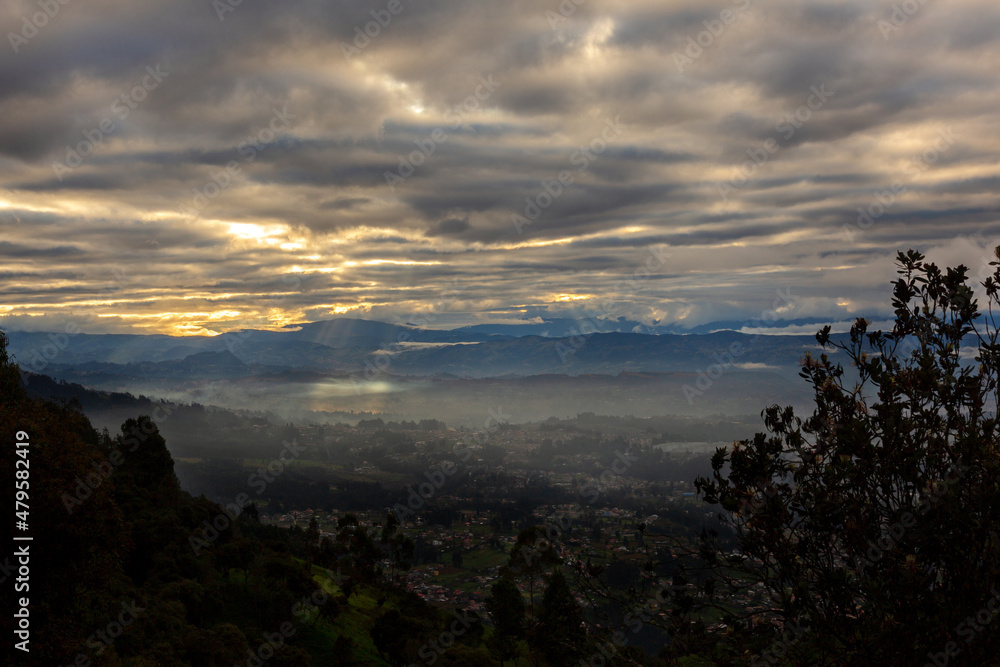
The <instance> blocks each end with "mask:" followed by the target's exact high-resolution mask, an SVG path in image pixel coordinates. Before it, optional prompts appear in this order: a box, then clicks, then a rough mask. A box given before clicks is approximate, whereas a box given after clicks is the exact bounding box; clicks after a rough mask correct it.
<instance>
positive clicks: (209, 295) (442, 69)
mask: <svg viewBox="0 0 1000 667" xmlns="http://www.w3.org/2000/svg"><path fill="white" fill-rule="evenodd" d="M229 2H230V0H215V1H214V2H209V1H207V0H199V1H197V2H194V1H190V0H180V1H171V2H166V1H165V0H152V1H150V2H144V3H139V4H135V3H124V2H120V1H118V0H92V1H91V2H88V3H83V4H77V3H76V2H68V3H67V4H65V5H63V4H59V3H58V2H55V0H53V2H52V4H51V5H49V4H47V3H41V4H39V3H37V2H20V1H17V0H12V1H9V2H7V3H6V5H5V9H3V10H0V17H2V18H0V21H2V23H0V25H2V28H3V33H4V35H6V41H7V44H5V45H4V48H6V51H5V52H4V53H3V55H2V57H0V114H2V115H0V117H2V118H3V123H2V124H0V228H2V236H0V255H2V258H3V260H2V261H3V265H2V269H0V290H2V294H3V299H2V300H0V325H3V326H9V327H12V328H27V329H52V328H61V327H62V326H64V325H65V323H67V322H74V323H76V324H78V326H80V328H82V329H84V330H89V331H95V332H96V331H126V330H128V331H147V332H160V333H174V334H177V333H190V334H194V333H206V332H222V331H226V330H231V329H238V328H243V327H248V326H254V327H272V328H273V327H278V326H282V325H285V324H288V323H294V322H301V321H306V320H318V319H325V318H329V317H332V316H335V315H338V314H340V315H350V316H355V317H366V318H370V319H384V320H389V321H397V322H406V321H416V320H420V321H423V322H425V323H426V324H427V325H428V326H451V325H459V324H470V323H476V322H506V321H514V320H519V319H531V318H537V317H539V316H546V315H560V316H564V315H568V314H576V315H587V314H599V315H612V316H615V317H618V316H626V317H629V318H631V319H637V320H640V321H647V322H652V321H661V322H680V323H689V324H690V325H692V326H693V325H697V324H701V323H704V322H709V321H714V320H723V319H738V318H753V317H759V316H760V315H761V313H763V312H766V311H769V310H771V309H773V308H774V307H775V306H774V302H775V298H776V296H775V295H776V293H778V292H779V291H781V292H787V291H788V290H790V291H791V294H792V295H793V296H794V297H795V298H794V301H793V303H792V305H788V304H784V305H782V306H781V308H779V309H778V311H777V316H778V317H779V319H782V318H784V319H789V320H792V319H796V318H803V317H821V318H830V319H831V320H835V319H844V318H849V317H852V316H854V315H858V314H864V315H870V316H873V317H874V316H883V317H884V316H887V315H889V314H890V312H891V311H890V309H889V304H888V301H889V300H888V294H889V288H888V281H889V280H891V279H892V278H893V276H894V275H895V273H894V267H893V265H892V260H893V257H894V256H895V252H896V251H897V250H899V249H905V248H908V247H915V248H919V249H922V250H924V251H926V252H928V253H929V254H930V255H931V258H932V259H935V260H937V261H940V262H941V263H945V264H957V263H959V262H962V263H965V264H967V265H970V266H972V267H973V271H972V273H973V275H974V276H975V275H978V274H979V273H980V272H981V267H982V265H983V262H985V261H988V259H989V258H990V255H991V253H990V252H989V251H988V250H987V248H988V247H990V246H992V245H994V244H995V243H997V242H1000V240H998V239H1000V214H998V208H1000V205H998V202H997V198H996V193H997V191H998V186H1000V136H998V135H997V133H996V129H995V128H996V127H997V126H998V122H997V121H998V120H1000V118H998V115H1000V74H998V70H997V68H996V64H997V63H998V62H1000V41H998V40H1000V7H997V6H996V4H995V3H993V2H985V1H983V2H979V1H972V0H959V1H956V2H950V3H947V4H941V3H933V2H923V3H921V2H918V0H907V2H904V3H898V2H885V1H881V2H868V1H865V2H862V1H846V2H842V1H838V2H829V3H823V2H810V3H802V2H790V1H786V0H775V1H772V2H765V1H764V0H757V1H756V2H754V1H753V0H736V1H735V2H733V1H728V0H727V1H723V2H707V3H706V2H702V1H700V0H699V1H697V2H695V1H693V0H692V1H690V2H667V1H657V2H652V1H646V0H630V1H629V2H614V1H612V0H579V3H578V4H577V0H562V2H561V4H560V3H559V2H557V1H556V0H548V1H545V2H541V3H539V2H528V1H526V0H525V1H517V0H512V1H505V2H499V1H489V2H485V3H482V2H451V1H449V2H445V1H443V0H441V1H438V0H385V1H379V0H375V1H372V2H368V1H365V2H361V1H352V2H345V3H332V2H329V3H327V2H316V1H315V0H311V1H299V0H291V1H289V2H282V3H265V2H262V1H261V0H243V2H241V3H240V4H238V5H235V4H229ZM46 8H47V9H46ZM56 10H57V11H56ZM45 11H48V14H46V13H45ZM50 14H51V16H50Z"/></svg>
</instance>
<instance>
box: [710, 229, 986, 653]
mask: <svg viewBox="0 0 1000 667" xmlns="http://www.w3.org/2000/svg"><path fill="white" fill-rule="evenodd" d="M997 258H998V260H1000V248H998V249H997ZM924 259H925V258H924V256H923V255H921V254H920V253H918V252H915V251H913V250H910V251H908V252H907V253H902V252H901V253H899V254H898V257H897V263H898V265H899V271H898V273H899V274H900V277H899V278H898V280H896V281H895V283H894V290H893V297H892V304H893V307H894V309H895V316H896V317H895V324H894V325H893V327H892V330H891V331H889V332H883V331H875V332H872V333H869V332H868V327H869V324H868V322H866V321H865V320H863V319H859V320H857V322H856V323H855V324H854V326H853V327H852V328H851V331H850V334H849V336H848V337H846V338H844V337H840V338H837V337H834V336H833V335H831V333H830V327H824V328H823V329H822V330H821V331H820V332H819V333H818V334H817V335H816V340H817V342H818V343H819V344H820V345H821V346H822V347H823V348H824V350H825V351H833V352H838V354H837V355H836V356H837V358H846V359H845V365H848V368H847V369H845V367H844V365H842V364H840V363H834V361H832V359H831V357H830V356H829V355H828V354H827V353H826V352H824V353H823V354H822V355H821V356H820V357H819V358H818V359H817V358H815V357H813V356H811V355H809V354H807V355H806V357H805V359H804V360H803V362H802V370H801V372H800V375H801V376H802V377H803V378H804V379H805V380H807V381H808V383H809V385H810V388H811V390H812V393H813V399H814V402H815V410H814V412H813V414H812V415H811V416H810V417H808V418H806V419H804V420H803V419H800V418H799V417H797V416H796V415H795V414H794V412H793V410H792V408H790V407H786V408H784V409H782V408H779V407H778V406H771V407H769V408H767V409H766V410H764V412H763V413H762V415H763V417H764V423H765V425H766V427H767V430H768V433H758V434H756V435H755V436H754V438H753V439H749V440H742V441H740V442H737V443H735V444H734V445H733V447H732V448H731V449H720V450H718V451H717V452H716V454H715V456H714V458H713V460H712V469H713V472H712V476H711V477H710V478H700V479H698V480H697V482H696V487H697V488H698V490H699V492H700V493H701V494H702V495H703V496H704V499H705V500H706V501H707V502H709V503H712V504H716V505H718V506H719V507H720V508H721V515H720V518H722V519H724V521H725V522H726V523H728V525H729V526H730V527H731V528H732V530H733V531H734V534H735V536H736V538H737V540H738V544H739V549H738V550H737V551H736V552H733V553H727V552H726V551H724V550H723V549H722V548H721V547H720V545H719V540H718V536H717V535H713V534H711V533H706V534H704V536H703V539H702V541H701V543H700V544H699V545H698V548H699V553H700V555H701V556H702V558H703V559H704V563H705V566H706V568H707V569H706V571H705V572H702V573H701V574H702V575H703V578H702V579H701V581H702V582H703V590H704V591H705V593H706V595H708V596H709V597H712V595H713V594H715V593H719V594H720V595H721V594H724V593H728V592H744V593H746V592H750V591H755V590H763V592H765V593H766V594H765V595H764V596H763V597H762V598H761V600H760V604H762V605H764V606H765V609H764V610H763V611H761V612H755V613H752V614H751V613H747V614H744V615H742V616H740V615H730V616H729V617H728V619H727V625H728V631H729V632H733V633H734V634H733V635H731V636H732V637H734V642H735V641H737V639H735V638H739V639H738V641H740V642H741V643H743V644H744V645H745V646H750V647H752V649H751V650H753V651H754V653H755V654H756V655H757V656H760V655H762V654H766V653H767V651H768V650H769V649H768V647H769V646H772V647H773V646H776V645H777V643H778V642H783V644H782V654H785V653H787V655H788V657H789V659H791V660H792V661H793V662H796V663H799V662H802V663H805V662H810V663H814V664H815V663H819V662H824V661H830V660H836V661H837V662H838V663H839V664H859V663H865V664H904V663H905V664H923V663H925V662H927V661H928V660H930V661H931V662H932V663H933V664H944V663H945V662H948V661H949V659H950V658H952V657H954V656H956V655H960V659H961V661H962V662H963V663H965V664H986V663H987V662H990V661H991V660H994V659H995V657H994V656H996V655H997V652H998V650H1000V633H998V632H996V628H995V625H994V626H989V627H987V625H986V623H984V622H983V621H984V619H985V618H986V617H989V618H990V619H992V618H993V614H992V613H991V612H992V609H994V608H995V605H996V604H997V602H1000V598H996V597H994V596H995V595H996V591H997V590H998V589H997V587H998V586H1000V533H998V526H1000V442H998V430H997V414H996V408H997V398H998V378H1000V345H998V343H997V339H998V331H997V327H996V322H995V321H994V308H995V307H996V306H998V305H1000V299H998V294H1000V268H996V267H998V266H1000V262H991V266H993V267H994V269H993V275H992V276H990V277H989V278H987V279H986V280H985V281H984V282H983V283H981V284H982V286H983V287H984V289H985V294H986V297H987V299H988V301H989V308H988V311H987V316H986V317H985V318H984V317H983V316H982V315H981V313H980V312H979V309H978V304H977V301H976V299H975V297H974V292H973V288H972V287H970V286H969V285H968V284H967V283H968V268H967V267H965V266H958V267H956V268H949V269H947V270H945V271H941V270H940V269H939V268H938V267H937V266H936V265H935V264H933V263H927V262H925V261H924ZM970 343H971V344H972V345H973V346H976V345H978V349H976V353H975V355H974V356H973V355H968V354H966V353H965V351H964V347H967V346H968V345H969V344H970ZM840 353H842V354H840ZM704 575H709V576H708V577H707V578H706V577H705V576H704ZM719 583H724V584H727V585H724V586H722V587H719V586H718V585H717V584H719ZM706 584H709V585H706ZM709 588H713V589H714V590H711V591H710V590H709ZM720 606H721V605H720ZM983 610H986V611H985V612H984V611H983ZM984 614H985V616H984ZM781 627H784V628H785V629H786V632H785V634H784V637H783V638H781V637H780V635H779V633H778V629H779V628H781ZM788 628H791V629H792V630H793V632H792V633H789V632H788V631H787V630H788ZM810 629H811V630H812V631H810ZM950 642H951V643H950ZM740 653H742V651H741V650H738V649H736V648H735V647H734V648H733V655H738V654H740ZM942 661H943V662H942Z"/></svg>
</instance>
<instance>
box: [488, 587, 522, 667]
mask: <svg viewBox="0 0 1000 667" xmlns="http://www.w3.org/2000/svg"><path fill="white" fill-rule="evenodd" d="M486 611H487V612H488V613H489V615H490V618H491V619H492V620H493V636H492V637H491V639H490V652H491V653H492V654H493V655H494V656H496V658H497V659H498V660H499V661H500V666H501V667H503V663H504V661H505V660H513V659H514V658H516V657H517V654H518V650H517V643H518V641H519V640H520V639H521V638H522V637H524V629H525V623H526V619H525V608H524V597H523V596H522V595H521V591H519V590H518V588H517V584H516V583H514V580H513V579H512V578H511V577H510V575H509V574H508V573H504V574H503V575H501V577H500V578H499V579H497V580H496V582H494V584H493V585H492V586H491V587H490V595H489V597H487V598H486Z"/></svg>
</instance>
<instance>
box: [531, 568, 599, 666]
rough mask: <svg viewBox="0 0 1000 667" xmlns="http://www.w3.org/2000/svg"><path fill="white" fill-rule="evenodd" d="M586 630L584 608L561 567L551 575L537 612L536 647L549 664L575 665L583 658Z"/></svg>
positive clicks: (534, 645) (534, 634) (533, 641)
mask: <svg viewBox="0 0 1000 667" xmlns="http://www.w3.org/2000/svg"><path fill="white" fill-rule="evenodd" d="M586 641H587V633H586V631H585V630H584V627H583V610H582V609H581V608H580V605H579V604H577V602H576V599H575V598H574V597H573V593H572V591H570V588H569V584H568V583H566V577H565V576H564V575H563V573H562V570H561V569H559V568H556V569H555V570H553V571H552V574H551V575H549V582H548V586H546V587H545V593H543V594H542V603H541V605H540V607H539V612H538V628H537V632H535V633H533V636H532V645H533V648H534V649H535V650H536V651H538V652H539V653H541V654H542V655H543V656H545V659H546V660H547V661H548V662H549V664H550V665H555V666H557V667H559V666H561V665H574V664H576V663H577V662H578V661H579V660H580V658H582V657H583V650H584V646H585V645H586Z"/></svg>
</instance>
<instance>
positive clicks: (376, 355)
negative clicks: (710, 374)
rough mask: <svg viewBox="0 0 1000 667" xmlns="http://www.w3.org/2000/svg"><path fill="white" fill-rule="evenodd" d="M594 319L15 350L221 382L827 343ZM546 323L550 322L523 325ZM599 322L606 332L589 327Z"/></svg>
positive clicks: (530, 366)
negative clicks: (289, 373)
mask: <svg viewBox="0 0 1000 667" xmlns="http://www.w3.org/2000/svg"><path fill="white" fill-rule="evenodd" d="M587 322H588V321H587V320H574V319H553V320H550V321H546V322H544V323H526V324H525V325H477V326H473V327H462V328H458V329H453V330H434V329H420V328H418V327H414V326H410V325H398V324H389V323H386V322H376V321H371V320H361V319H351V318H342V319H337V320H327V321H321V322H312V323H308V324H302V325H294V326H289V327H287V328H286V330H283V331H266V330H245V331H238V332H229V333H225V334H221V335H219V336H188V337H172V336H165V335H160V334H154V335H142V334H76V335H73V336H68V335H66V334H49V333H44V332H42V333H37V332H18V331H14V332H10V333H9V337H10V351H11V353H13V354H14V355H15V357H16V358H17V359H18V361H19V362H20V363H21V364H22V366H23V367H24V368H26V369H27V370H32V371H35V372H46V371H47V370H52V371H54V372H57V373H58V374H60V376H61V377H67V378H73V379H75V380H76V381H83V380H84V379H85V378H87V377H103V378H109V377H115V376H117V377H122V378H177V379H180V378H191V379H221V378H240V377H248V376H251V375H262V374H267V373H280V372H282V371H286V370H308V371H316V372H321V373H333V374H343V375H347V374H358V373H365V374H367V375H371V374H372V373H373V372H376V373H377V374H384V373H389V374H393V375H414V376H431V375H442V374H448V375H454V376H456V377H468V378H485V377H523V376H530V375H537V374H542V373H550V374H564V375H580V374H610V375H615V374H618V373H622V372H630V373H632V372H637V373H641V372H657V373H664V372H698V371H707V370H708V369H709V368H710V367H713V366H721V367H723V368H726V369H730V368H731V369H738V370H751V371H752V370H772V371H773V370H785V371H789V370H793V369H795V367H796V366H797V364H798V362H799V360H800V359H801V358H802V356H803V355H804V353H805V352H806V351H807V350H809V349H815V348H816V347H817V345H816V342H815V338H814V337H813V336H811V335H800V334H796V335H769V336H762V335H755V334H743V333H737V332H735V331H715V332H712V333H700V334H691V333H685V334H677V333H649V332H648V331H643V332H635V331H632V330H631V329H632V328H635V327H639V326H645V325H641V324H639V323H637V322H632V321H630V320H626V319H624V318H622V319H619V320H614V321H611V320H606V321H599V322H590V326H585V325H586V324H587ZM539 328H543V329H544V330H543V331H542V332H541V333H535V334H528V333H525V332H527V331H535V330H538V329H539ZM595 328H597V329H598V332H597V333H590V332H592V331H593V330H594V329H595ZM504 331H506V332H508V333H503V332H504ZM581 331H582V332H583V333H581ZM542 334H544V335H542ZM834 338H835V339H843V338H845V335H843V334H842V335H840V336H839V337H838V336H835V337H834Z"/></svg>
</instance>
